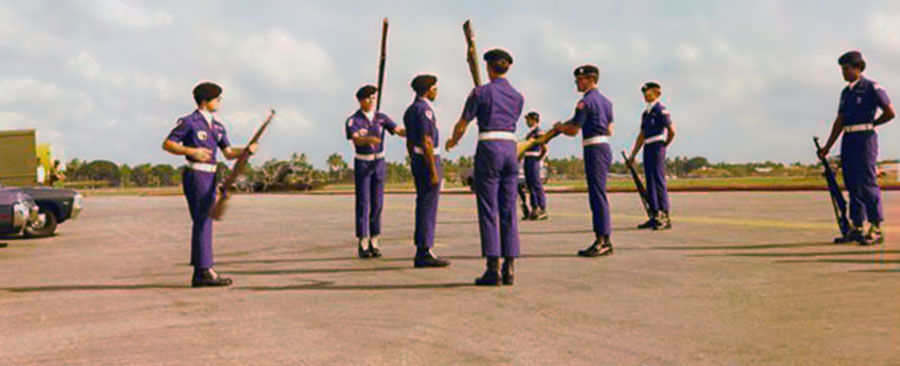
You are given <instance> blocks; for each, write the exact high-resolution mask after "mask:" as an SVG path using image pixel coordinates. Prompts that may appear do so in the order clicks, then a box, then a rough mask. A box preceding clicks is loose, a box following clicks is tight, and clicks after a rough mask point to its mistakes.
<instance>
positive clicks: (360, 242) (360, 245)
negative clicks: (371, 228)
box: [359, 237, 369, 248]
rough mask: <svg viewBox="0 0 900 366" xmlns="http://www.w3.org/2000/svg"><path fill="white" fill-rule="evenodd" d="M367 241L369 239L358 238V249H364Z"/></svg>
mask: <svg viewBox="0 0 900 366" xmlns="http://www.w3.org/2000/svg"><path fill="white" fill-rule="evenodd" d="M368 241H369V238H368V237H361V238H359V247H360V248H365V247H366V242H368Z"/></svg>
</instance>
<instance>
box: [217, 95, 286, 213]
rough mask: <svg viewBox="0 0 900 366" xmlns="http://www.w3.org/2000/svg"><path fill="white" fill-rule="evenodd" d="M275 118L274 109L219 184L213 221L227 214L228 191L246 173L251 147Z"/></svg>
mask: <svg viewBox="0 0 900 366" xmlns="http://www.w3.org/2000/svg"><path fill="white" fill-rule="evenodd" d="M274 116H275V110H274V109H272V110H270V111H269V116H268V117H266V120H265V121H263V123H262V125H260V126H259V128H258V129H256V133H255V134H253V138H252V139H250V142H248V143H247V146H245V147H244V151H243V152H241V156H240V157H238V159H237V161H235V162H234V166H232V168H231V174H229V175H228V177H227V178H225V181H223V182H222V184H219V195H218V196H217V197H216V204H215V206H213V209H212V211H210V213H209V217H210V218H212V219H213V220H220V219H221V218H222V215H223V214H224V213H225V209H226V208H227V203H228V198H229V194H228V189H229V188H231V186H232V185H234V182H235V181H236V180H237V178H238V177H239V176H240V175H241V173H243V172H244V167H245V166H246V165H247V160H249V159H250V145H253V144H255V143H256V142H257V141H259V137H260V136H262V134H263V132H265V130H266V128H267V127H269V123H272V117H274Z"/></svg>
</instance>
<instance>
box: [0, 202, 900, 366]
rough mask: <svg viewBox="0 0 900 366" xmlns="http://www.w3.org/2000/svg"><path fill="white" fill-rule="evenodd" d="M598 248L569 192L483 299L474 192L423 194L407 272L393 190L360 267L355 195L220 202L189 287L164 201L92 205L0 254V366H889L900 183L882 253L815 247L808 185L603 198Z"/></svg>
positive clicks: (405, 237)
mask: <svg viewBox="0 0 900 366" xmlns="http://www.w3.org/2000/svg"><path fill="white" fill-rule="evenodd" d="M610 197H611V202H612V205H613V218H612V221H613V227H614V234H613V242H614V244H615V254H614V255H613V256H611V257H605V258H593V259H587V258H579V257H577V256H575V253H576V251H577V250H578V249H581V248H583V247H585V246H587V245H588V244H589V243H590V242H591V240H592V235H593V234H592V232H591V227H590V213H589V208H588V203H587V197H586V195H584V194H551V195H550V196H549V198H548V201H549V206H550V207H549V209H548V211H549V213H550V219H549V220H548V221H542V222H520V223H519V232H520V237H521V241H522V247H523V252H524V253H525V255H524V257H523V258H521V259H520V260H519V261H518V262H517V278H516V279H517V283H516V285H515V286H505V287H500V288H480V287H474V286H472V282H473V280H474V279H475V277H477V276H478V275H480V274H481V272H482V271H483V268H484V261H483V259H482V258H481V257H480V249H479V248H480V247H479V245H480V244H479V237H478V222H477V218H476V213H475V201H474V196H471V195H448V196H444V197H442V198H441V206H440V212H439V214H438V228H437V245H436V248H435V251H436V252H437V253H438V254H439V255H442V256H446V257H447V258H449V259H450V260H452V261H453V264H452V265H451V266H450V267H449V268H445V269H414V268H413V267H412V264H413V263H412V256H413V254H414V248H413V244H412V233H413V207H414V197H413V196H411V195H388V196H387V197H386V208H385V211H384V219H383V221H384V225H383V226H384V228H383V231H384V234H383V236H382V239H381V243H382V251H383V253H384V257H383V258H381V259H368V260H361V259H358V258H356V243H355V239H354V238H353V236H354V229H353V228H354V219H353V212H354V211H353V197H352V196H310V195H255V196H237V197H235V198H234V199H233V200H232V203H231V205H230V211H229V212H228V213H227V214H226V216H225V218H224V220H223V221H222V222H218V223H216V226H215V244H214V246H215V253H216V260H217V266H216V269H217V270H218V271H219V272H220V273H222V274H223V275H226V276H230V277H231V278H233V279H234V281H235V284H234V285H233V286H232V287H228V288H207V289H192V288H190V287H189V285H190V275H191V267H190V266H189V265H188V260H189V237H190V223H189V215H188V212H187V205H186V203H185V201H184V199H183V198H182V197H91V198H88V199H86V202H85V205H86V208H85V211H84V212H83V213H82V216H81V217H79V218H78V219H76V220H73V221H71V222H66V223H64V224H62V225H61V227H60V230H59V234H58V235H57V236H55V237H52V238H48V239H40V240H25V239H19V238H4V239H2V242H6V243H8V244H9V245H8V247H5V248H4V247H0V278H3V280H2V284H0V365H189V364H199V365H296V364H310V365H315V364H328V365H346V364H353V365H382V364H383V365H438V364H454V365H497V364H501V365H504V364H514V365H897V364H900V331H898V330H900V309H898V300H900V296H898V291H897V289H898V284H900V272H898V268H900V241H898V240H897V238H900V236H898V235H900V226H898V225H900V224H898V220H900V207H898V201H900V192H889V193H885V196H884V199H885V213H886V216H887V220H888V221H887V222H888V224H887V228H886V231H887V239H888V241H887V243H886V244H885V245H882V246H874V247H860V246H851V245H835V244H831V239H832V237H833V236H834V235H835V234H836V225H835V224H834V218H833V215H832V212H831V206H830V202H829V201H828V195H827V193H826V192H808V193H797V192H789V193H762V192H753V193H749V192H747V193H679V194H673V195H672V205H673V218H674V224H675V227H674V229H672V230H669V231H662V232H649V231H638V230H636V229H635V228H634V227H635V226H636V225H637V224H638V223H640V222H642V221H643V220H645V219H646V217H645V216H644V213H643V209H642V208H641V207H640V202H639V200H638V198H637V196H636V195H635V194H612V195H611V196H610Z"/></svg>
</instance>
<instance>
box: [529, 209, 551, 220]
mask: <svg viewBox="0 0 900 366" xmlns="http://www.w3.org/2000/svg"><path fill="white" fill-rule="evenodd" d="M531 215H532V216H531V219H532V220H537V221H543V220H546V219H547V218H549V217H550V215H547V210H544V208H543V207H538V208H536V209H534V211H532V212H531Z"/></svg>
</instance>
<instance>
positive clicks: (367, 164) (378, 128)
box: [346, 85, 406, 258]
mask: <svg viewBox="0 0 900 366" xmlns="http://www.w3.org/2000/svg"><path fill="white" fill-rule="evenodd" d="M377 91H378V88H376V87H375V86H373V85H365V86H363V87H361V88H359V90H358V91H357V92H356V100H357V101H359V110H357V111H356V113H354V114H353V115H352V116H350V117H349V118H347V125H346V133H347V139H348V140H350V141H352V142H353V146H354V148H355V149H356V156H355V157H354V158H353V174H354V176H355V178H356V237H357V239H358V240H359V242H358V246H357V248H356V252H357V255H359V257H360V258H369V257H375V258H378V257H381V249H379V248H378V235H380V234H381V209H382V206H383V202H384V178H385V174H386V169H387V168H386V166H385V162H384V132H385V131H387V132H390V133H391V134H392V135H399V136H406V130H405V129H404V128H403V127H399V126H397V124H396V123H394V121H393V120H391V118H390V117H388V116H387V115H385V114H384V113H378V115H377V116H376V115H375V110H374V109H375V98H376V95H375V92H377Z"/></svg>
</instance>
